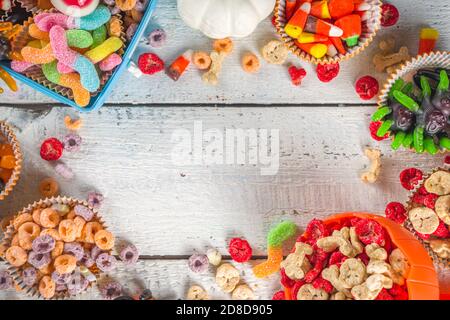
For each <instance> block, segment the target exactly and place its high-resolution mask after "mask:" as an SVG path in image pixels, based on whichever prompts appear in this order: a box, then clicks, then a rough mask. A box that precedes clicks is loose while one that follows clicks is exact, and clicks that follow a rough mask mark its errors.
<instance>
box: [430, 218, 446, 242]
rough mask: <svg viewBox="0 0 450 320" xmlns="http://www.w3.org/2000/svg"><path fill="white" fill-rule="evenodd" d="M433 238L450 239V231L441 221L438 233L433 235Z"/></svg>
mask: <svg viewBox="0 0 450 320" xmlns="http://www.w3.org/2000/svg"><path fill="white" fill-rule="evenodd" d="M433 236H436V237H439V238H448V237H450V231H449V230H448V228H447V225H446V224H445V223H444V221H442V220H441V221H439V226H438V228H437V229H436V231H435V232H434V233H433Z"/></svg>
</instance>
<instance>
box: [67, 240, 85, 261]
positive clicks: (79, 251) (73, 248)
mask: <svg viewBox="0 0 450 320" xmlns="http://www.w3.org/2000/svg"><path fill="white" fill-rule="evenodd" d="M64 253H71V254H72V255H74V256H75V258H76V259H77V261H80V260H81V259H83V256H84V248H83V247H82V246H81V244H79V243H78V242H69V243H65V244H64Z"/></svg>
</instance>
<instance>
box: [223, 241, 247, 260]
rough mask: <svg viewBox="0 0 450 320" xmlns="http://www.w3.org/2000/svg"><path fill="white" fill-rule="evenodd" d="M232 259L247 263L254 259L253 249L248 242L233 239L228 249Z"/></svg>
mask: <svg viewBox="0 0 450 320" xmlns="http://www.w3.org/2000/svg"><path fill="white" fill-rule="evenodd" d="M228 252H229V253H230V256H231V258H232V259H233V260H234V261H236V262H240V263H242V262H247V261H248V260H250V258H251V257H252V248H251V247H250V245H249V243H248V242H247V240H244V239H240V238H233V239H231V240H230V246H229V248H228Z"/></svg>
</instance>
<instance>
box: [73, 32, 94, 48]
mask: <svg viewBox="0 0 450 320" xmlns="http://www.w3.org/2000/svg"><path fill="white" fill-rule="evenodd" d="M66 37H67V44H68V45H69V47H73V48H82V49H84V48H89V47H90V46H91V45H92V42H93V40H92V36H91V34H90V33H89V32H88V31H85V30H77V29H73V30H67V31H66Z"/></svg>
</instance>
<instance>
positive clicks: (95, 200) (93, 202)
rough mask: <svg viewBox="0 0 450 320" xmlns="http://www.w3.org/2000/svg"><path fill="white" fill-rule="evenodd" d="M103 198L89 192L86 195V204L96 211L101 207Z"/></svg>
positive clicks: (98, 194) (100, 195) (99, 194)
mask: <svg viewBox="0 0 450 320" xmlns="http://www.w3.org/2000/svg"><path fill="white" fill-rule="evenodd" d="M104 199H105V198H104V197H103V195H102V194H101V193H98V192H89V193H88V200H87V201H88V204H89V206H90V207H92V208H94V209H98V208H100V207H101V206H102V203H103V200H104Z"/></svg>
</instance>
